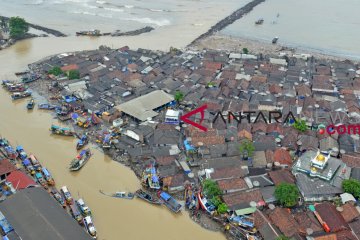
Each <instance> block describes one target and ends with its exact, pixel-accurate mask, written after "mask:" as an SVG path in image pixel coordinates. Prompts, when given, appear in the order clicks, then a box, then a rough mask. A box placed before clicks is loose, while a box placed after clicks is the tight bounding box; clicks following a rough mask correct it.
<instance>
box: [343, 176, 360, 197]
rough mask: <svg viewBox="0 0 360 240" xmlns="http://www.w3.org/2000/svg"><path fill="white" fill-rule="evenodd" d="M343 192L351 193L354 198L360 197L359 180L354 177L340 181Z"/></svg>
mask: <svg viewBox="0 0 360 240" xmlns="http://www.w3.org/2000/svg"><path fill="white" fill-rule="evenodd" d="M342 188H343V190H344V192H347V193H350V194H352V195H353V196H354V197H356V198H360V181H358V180H356V179H348V180H344V181H343V182H342Z"/></svg>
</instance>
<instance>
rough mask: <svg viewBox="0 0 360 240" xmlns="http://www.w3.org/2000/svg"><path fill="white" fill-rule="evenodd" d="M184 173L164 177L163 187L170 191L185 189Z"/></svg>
mask: <svg viewBox="0 0 360 240" xmlns="http://www.w3.org/2000/svg"><path fill="white" fill-rule="evenodd" d="M184 181H185V176H184V174H182V173H180V174H176V175H173V176H167V177H164V178H163V189H164V190H166V191H168V192H178V191H183V190H184Z"/></svg>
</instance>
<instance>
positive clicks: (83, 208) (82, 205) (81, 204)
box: [75, 198, 91, 216]
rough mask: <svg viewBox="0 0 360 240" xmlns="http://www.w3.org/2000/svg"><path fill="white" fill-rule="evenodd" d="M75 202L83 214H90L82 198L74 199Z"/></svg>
mask: <svg viewBox="0 0 360 240" xmlns="http://www.w3.org/2000/svg"><path fill="white" fill-rule="evenodd" d="M75 203H76V205H77V206H78V208H79V210H80V212H81V214H82V215H83V216H91V210H90V208H89V207H88V206H86V204H85V202H84V200H83V199H82V198H80V199H78V200H77V201H75Z"/></svg>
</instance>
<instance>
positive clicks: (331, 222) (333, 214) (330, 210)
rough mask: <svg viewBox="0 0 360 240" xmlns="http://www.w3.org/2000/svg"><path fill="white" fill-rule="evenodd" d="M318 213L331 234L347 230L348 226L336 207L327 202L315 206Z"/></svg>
mask: <svg viewBox="0 0 360 240" xmlns="http://www.w3.org/2000/svg"><path fill="white" fill-rule="evenodd" d="M315 209H316V211H317V212H318V214H319V215H320V217H321V219H322V220H323V221H324V222H325V223H326V224H327V225H328V226H329V228H330V231H331V232H339V231H341V230H346V229H347V227H348V225H347V224H346V222H345V220H344V218H343V217H342V216H341V214H340V212H338V211H337V210H336V207H335V205H333V204H331V203H329V202H325V203H321V204H317V205H316V206H315Z"/></svg>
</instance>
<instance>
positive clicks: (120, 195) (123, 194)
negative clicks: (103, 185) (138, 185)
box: [99, 190, 135, 199]
mask: <svg viewBox="0 0 360 240" xmlns="http://www.w3.org/2000/svg"><path fill="white" fill-rule="evenodd" d="M99 192H100V193H101V194H103V195H105V196H109V197H114V198H124V199H133V198H134V197H135V195H134V194H133V193H131V192H129V193H127V192H115V193H105V192H103V191H102V190H99Z"/></svg>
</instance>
